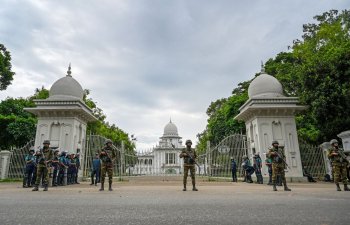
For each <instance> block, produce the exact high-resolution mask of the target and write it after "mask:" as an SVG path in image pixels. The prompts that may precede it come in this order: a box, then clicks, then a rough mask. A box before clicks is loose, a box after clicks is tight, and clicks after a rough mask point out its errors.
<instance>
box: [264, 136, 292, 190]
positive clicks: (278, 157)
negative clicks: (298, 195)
mask: <svg viewBox="0 0 350 225" xmlns="http://www.w3.org/2000/svg"><path fill="white" fill-rule="evenodd" d="M267 157H268V158H270V159H271V160H272V185H273V190H274V191H277V188H276V177H277V175H280V177H281V180H282V182H283V185H284V190H285V191H291V189H289V188H288V187H287V181H286V177H285V173H284V169H285V168H286V159H285V158H286V157H285V155H284V152H283V150H282V149H281V148H280V147H279V143H278V141H272V148H270V149H269V152H268V154H267Z"/></svg>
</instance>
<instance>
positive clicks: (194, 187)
mask: <svg viewBox="0 0 350 225" xmlns="http://www.w3.org/2000/svg"><path fill="white" fill-rule="evenodd" d="M192 191H198V189H197V188H196V182H195V181H192Z"/></svg>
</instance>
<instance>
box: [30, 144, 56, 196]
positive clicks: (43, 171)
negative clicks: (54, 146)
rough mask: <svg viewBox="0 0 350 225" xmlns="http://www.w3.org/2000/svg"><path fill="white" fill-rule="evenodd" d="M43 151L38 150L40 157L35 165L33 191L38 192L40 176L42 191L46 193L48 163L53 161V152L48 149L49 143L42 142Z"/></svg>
mask: <svg viewBox="0 0 350 225" xmlns="http://www.w3.org/2000/svg"><path fill="white" fill-rule="evenodd" d="M43 145H44V147H43V149H41V150H40V152H41V155H40V156H39V159H38V160H39V163H38V165H37V176H36V182H35V187H34V189H33V191H39V183H40V179H41V176H43V178H44V179H43V185H44V191H47V188H48V184H49V165H48V164H49V163H51V161H52V159H53V152H52V150H51V148H50V141H49V140H45V141H44V142H43Z"/></svg>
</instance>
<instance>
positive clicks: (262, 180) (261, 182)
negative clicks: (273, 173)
mask: <svg viewBox="0 0 350 225" xmlns="http://www.w3.org/2000/svg"><path fill="white" fill-rule="evenodd" d="M259 177H260V184H264V178H263V176H262V175H259Z"/></svg>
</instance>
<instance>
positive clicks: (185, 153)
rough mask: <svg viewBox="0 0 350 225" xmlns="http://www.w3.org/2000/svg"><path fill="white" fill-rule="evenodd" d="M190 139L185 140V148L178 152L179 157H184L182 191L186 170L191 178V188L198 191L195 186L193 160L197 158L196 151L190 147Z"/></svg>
mask: <svg viewBox="0 0 350 225" xmlns="http://www.w3.org/2000/svg"><path fill="white" fill-rule="evenodd" d="M191 144H192V141H191V140H187V141H186V146H187V148H185V149H183V150H182V151H181V153H180V158H184V177H183V185H184V188H183V191H186V184H187V177H188V171H190V174H191V179H192V187H193V188H192V190H193V191H198V189H197V188H196V177H195V174H196V169H195V160H196V158H197V153H196V151H195V150H194V149H192V148H191Z"/></svg>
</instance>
